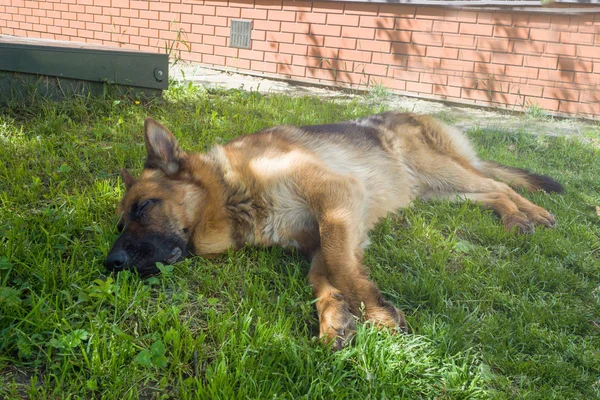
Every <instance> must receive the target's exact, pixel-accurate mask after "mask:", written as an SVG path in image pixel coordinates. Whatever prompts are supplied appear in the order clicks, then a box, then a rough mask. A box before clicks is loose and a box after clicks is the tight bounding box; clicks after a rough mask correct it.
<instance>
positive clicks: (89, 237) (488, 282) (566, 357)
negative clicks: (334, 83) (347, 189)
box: [0, 86, 600, 399]
mask: <svg viewBox="0 0 600 400" xmlns="http://www.w3.org/2000/svg"><path fill="white" fill-rule="evenodd" d="M375 109H376V108H375V107H374V106H372V105H369V104H364V102H363V103H360V102H348V103H334V102H331V101H323V100H320V99H318V98H313V97H300V98H292V97H287V96H279V95H274V96H265V95H261V94H258V93H255V92H252V93H250V92H244V91H238V90H233V91H210V90H204V89H201V88H196V87H193V86H175V87H173V88H172V89H170V90H169V91H168V92H167V93H166V94H165V97H164V99H162V100H160V99H159V100H152V101H148V102H143V101H140V100H135V99H127V98H114V97H110V95H109V94H107V98H106V99H104V100H94V99H90V98H85V97H78V98H72V99H69V100H67V101H63V102H60V103H51V102H47V101H45V100H40V99H38V98H35V97H34V96H32V97H30V98H28V100H27V102H21V103H12V104H9V105H8V106H6V107H5V108H3V109H2V110H1V111H0V141H1V142H2V147H1V148H0V238H1V239H0V253H1V254H0V338H1V339H0V397H2V398H23V397H30V398H34V399H36V398H66V397H69V396H70V397H74V398H90V399H91V398H103V399H117V398H118V399H133V398H140V397H143V398H181V399H188V398H211V399H215V398H222V399H232V398H272V397H276V398H327V399H335V398H340V399H342V398H343V399H349V398H350V399H359V398H360V399H363V398H384V397H385V398H407V399H415V398H423V399H429V398H448V399H474V398H475V399H476V398H484V399H488V398H494V399H496V398H498V399H515V398H528V399H529V398H531V399H552V398H556V399H592V398H598V397H600V387H599V385H598V377H599V376H600V367H599V366H600V329H598V324H599V323H600V296H599V295H598V281H599V277H600V247H599V245H598V243H600V240H599V238H600V219H599V218H598V216H597V215H596V211H595V210H596V209H595V207H596V206H598V205H600V188H599V187H598V184H597V180H598V178H597V177H598V176H599V175H600V162H599V160H600V158H599V156H600V154H599V150H598V148H597V147H594V146H593V144H585V143H581V142H579V141H577V140H573V139H566V138H546V137H537V136H536V137H534V136H530V135H527V134H523V133H522V134H508V133H506V132H503V131H498V132H494V131H486V130H474V131H471V132H469V136H470V137H471V138H472V139H473V141H474V143H475V144H476V146H477V148H478V150H479V152H480V153H481V155H482V156H483V157H484V158H488V159H493V160H496V161H498V162H501V163H505V164H510V165H514V166H517V167H522V168H528V169H531V170H533V171H535V172H537V173H543V174H547V175H550V176H553V177H556V178H557V179H558V180H559V181H560V182H561V183H563V184H564V186H565V188H566V193H565V194H564V195H562V196H555V195H552V196H550V195H547V194H545V193H536V194H527V196H528V197H530V198H532V199H533V200H534V201H535V202H536V203H538V204H540V205H541V206H543V207H545V208H547V209H549V210H551V211H552V212H553V213H555V215H556V217H557V220H558V227H557V228H556V229H555V230H547V229H538V230H537V231H536V233H535V234H533V235H530V236H518V235H514V234H511V233H507V232H505V231H504V230H503V228H502V226H501V224H500V223H499V222H498V220H497V218H496V217H495V216H493V215H492V214H491V213H490V212H489V211H486V210H482V209H480V208H478V207H476V206H474V205H472V204H466V203H465V204H451V203H446V202H438V203H424V202H418V203H417V204H415V205H414V206H413V207H411V208H409V209H406V210H404V211H402V212H401V213H398V214H396V215H392V216H390V217H389V218H388V219H386V220H385V221H383V222H382V223H381V224H380V225H379V226H378V227H377V229H376V230H375V231H374V232H373V233H372V235H371V236H372V237H371V239H372V242H373V244H372V246H371V248H370V249H369V250H368V251H367V253H366V263H367V264H368V265H369V266H370V272H371V275H372V276H373V279H374V280H375V281H376V282H377V284H378V285H379V286H380V287H381V288H382V290H383V292H384V293H385V296H386V297H387V298H389V299H391V300H392V301H394V303H396V304H397V305H398V306H399V307H401V308H403V309H404V310H406V311H407V314H408V320H409V324H410V326H411V327H412V329H413V332H414V333H413V334H411V335H392V334H390V333H388V332H380V331H378V330H376V329H373V328H372V327H369V326H360V327H359V332H358V335H357V337H356V339H355V342H354V343H353V345H352V346H350V347H348V348H346V349H343V350H342V351H339V352H337V353H332V352H330V351H328V350H327V349H323V348H322V347H321V346H320V345H319V343H318V342H317V341H316V340H315V339H313V337H314V336H315V335H316V333H317V329H318V328H317V319H316V313H315V311H314V308H313V304H312V297H311V293H310V288H309V287H307V283H306V278H305V275H306V272H307V270H308V267H309V265H308V263H307V262H305V261H304V260H303V259H301V258H300V257H299V256H297V255H296V254H288V253H285V252H284V251H282V250H281V249H277V248H274V249H254V248H247V249H243V250H242V251H239V252H235V253H229V254H226V255H223V256H221V257H220V258H218V259H215V260H206V259H202V258H198V257H195V258H191V259H187V260H185V261H182V262H180V263H178V264H177V265H175V266H162V269H163V271H164V273H163V274H162V275H160V276H157V277H153V278H150V279H147V280H145V281H142V280H140V279H139V278H138V277H137V276H135V275H133V274H130V273H128V272H125V273H121V274H119V275H117V276H106V275H105V271H104V268H103V265H102V263H103V260H104V257H105V256H106V252H107V251H108V249H109V246H110V244H111V243H112V241H113V240H114V239H115V237H116V235H117V232H116V228H115V227H116V222H117V217H116V216H115V215H114V210H115V208H116V204H117V202H118V200H119V199H120V198H121V196H122V191H123V186H122V182H120V177H119V176H118V171H119V169H120V168H121V167H128V168H131V169H133V170H135V171H137V172H139V170H140V169H141V168H142V165H143V161H144V154H145V152H144V144H143V139H142V123H143V119H144V118H145V117H146V116H152V117H155V118H157V119H158V120H160V121H162V122H164V123H165V124H166V125H168V126H169V127H172V128H173V132H174V133H175V135H176V136H177V137H178V138H179V140H180V143H181V144H182V147H183V148H186V149H190V150H195V151H202V150H204V149H206V148H207V147H208V146H210V145H211V144H212V143H214V142H217V141H221V142H226V141H228V140H231V139H232V138H234V137H236V136H238V135H241V134H247V133H250V132H253V131H255V130H258V129H261V128H264V127H267V126H271V125H275V124H300V125H303V124H312V123H328V122H334V121H339V120H344V119H352V118H356V117H359V116H363V115H367V114H370V113H372V112H373V111H374V110H375Z"/></svg>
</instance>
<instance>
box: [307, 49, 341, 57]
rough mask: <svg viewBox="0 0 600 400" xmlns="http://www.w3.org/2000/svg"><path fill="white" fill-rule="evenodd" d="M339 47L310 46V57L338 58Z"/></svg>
mask: <svg viewBox="0 0 600 400" xmlns="http://www.w3.org/2000/svg"><path fill="white" fill-rule="evenodd" d="M338 54H339V49H334V48H331V47H315V46H308V55H309V57H322V58H331V59H334V58H338Z"/></svg>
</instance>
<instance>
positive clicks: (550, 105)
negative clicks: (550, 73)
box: [526, 98, 559, 111]
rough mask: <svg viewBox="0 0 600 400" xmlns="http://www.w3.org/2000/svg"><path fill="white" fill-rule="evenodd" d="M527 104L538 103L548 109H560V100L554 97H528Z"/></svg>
mask: <svg viewBox="0 0 600 400" xmlns="http://www.w3.org/2000/svg"><path fill="white" fill-rule="evenodd" d="M526 104H528V105H537V106H539V107H541V108H543V109H544V110H547V111H558V104H559V101H558V100H553V99H544V98H534V99H528V100H527V102H526Z"/></svg>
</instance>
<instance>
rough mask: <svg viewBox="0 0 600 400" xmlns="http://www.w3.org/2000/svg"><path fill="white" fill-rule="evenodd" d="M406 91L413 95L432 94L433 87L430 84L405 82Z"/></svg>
mask: <svg viewBox="0 0 600 400" xmlns="http://www.w3.org/2000/svg"><path fill="white" fill-rule="evenodd" d="M406 90H408V91H409V92H415V93H426V94H431V93H433V86H432V85H431V84H430V83H421V82H407V83H406Z"/></svg>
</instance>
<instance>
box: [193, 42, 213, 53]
mask: <svg viewBox="0 0 600 400" xmlns="http://www.w3.org/2000/svg"><path fill="white" fill-rule="evenodd" d="M192 51H194V52H196V53H202V54H214V52H215V46H209V45H206V44H200V43H193V44H192Z"/></svg>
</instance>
